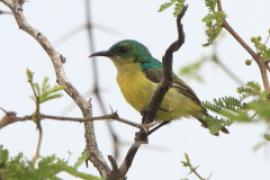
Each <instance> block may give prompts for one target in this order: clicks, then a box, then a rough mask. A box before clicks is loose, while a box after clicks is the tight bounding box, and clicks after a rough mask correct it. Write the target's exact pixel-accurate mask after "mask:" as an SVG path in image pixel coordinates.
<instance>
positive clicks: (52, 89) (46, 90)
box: [26, 69, 64, 104]
mask: <svg viewBox="0 0 270 180" xmlns="http://www.w3.org/2000/svg"><path fill="white" fill-rule="evenodd" d="M26 74H27V80H28V82H29V83H30V84H31V85H33V88H34V91H35V93H36V95H37V98H38V99H39V104H42V103H45V102H47V101H50V100H53V99H57V98H61V97H62V96H63V94H61V93H59V91H62V90H63V89H64V88H63V87H62V86H59V85H54V86H51V85H50V84H49V78H48V77H45V78H44V79H43V81H42V82H41V83H40V84H39V83H36V82H34V73H33V72H32V71H31V70H29V69H27V70H26ZM32 99H33V100H34V101H35V100H36V97H32Z"/></svg>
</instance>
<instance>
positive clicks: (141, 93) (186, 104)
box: [117, 64, 201, 120]
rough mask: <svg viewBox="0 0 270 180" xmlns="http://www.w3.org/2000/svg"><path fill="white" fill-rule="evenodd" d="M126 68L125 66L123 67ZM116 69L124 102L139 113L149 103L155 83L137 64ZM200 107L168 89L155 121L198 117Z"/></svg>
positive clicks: (174, 90)
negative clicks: (191, 116)
mask: <svg viewBox="0 0 270 180" xmlns="http://www.w3.org/2000/svg"><path fill="white" fill-rule="evenodd" d="M125 66H127V65H125ZM129 66H131V67H126V68H125V69H122V68H121V69H119V68H118V74H117V81H118V84H119V87H120V89H121V91H122V94H123V96H124V97H125V99H126V101H127V102H128V103H129V104H131V105H132V106H133V107H134V108H135V109H136V110H137V111H139V112H141V110H143V108H144V107H145V106H146V105H147V104H148V103H149V101H150V99H151V97H152V94H153V93H154V91H155V89H156V88H157V85H158V84H157V83H153V82H152V81H150V80H148V79H147V78H146V76H145V75H144V73H143V72H141V71H140V68H139V66H138V65H137V64H134V65H131V64H130V65H129ZM200 112H201V107H200V106H199V105H197V104H196V103H195V102H193V101H191V100H190V99H189V98H187V97H185V96H183V95H182V94H180V93H179V92H177V90H176V89H174V88H170V89H169V90H168V92H167V93H166V95H165V97H164V98H163V101H162V103H161V107H160V110H159V111H158V113H157V115H156V118H155V119H156V120H173V119H177V118H180V117H181V116H189V115H195V116H196V115H198V113H199V114H200Z"/></svg>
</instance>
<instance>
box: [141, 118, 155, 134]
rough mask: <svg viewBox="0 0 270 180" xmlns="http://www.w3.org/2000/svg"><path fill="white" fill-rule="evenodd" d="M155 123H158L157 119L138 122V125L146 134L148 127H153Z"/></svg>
mask: <svg viewBox="0 0 270 180" xmlns="http://www.w3.org/2000/svg"><path fill="white" fill-rule="evenodd" d="M157 124H158V122H157V121H153V122H150V123H142V124H140V126H141V129H142V130H143V131H144V132H145V133H146V134H147V133H148V132H149V129H150V128H152V127H154V126H155V125H157Z"/></svg>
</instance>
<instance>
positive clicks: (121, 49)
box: [118, 47, 127, 54]
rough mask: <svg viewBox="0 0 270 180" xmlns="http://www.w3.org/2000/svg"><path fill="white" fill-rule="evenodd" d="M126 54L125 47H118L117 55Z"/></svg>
mask: <svg viewBox="0 0 270 180" xmlns="http://www.w3.org/2000/svg"><path fill="white" fill-rule="evenodd" d="M126 52H127V48H125V47H120V48H119V49H118V53H119V54H124V53H126Z"/></svg>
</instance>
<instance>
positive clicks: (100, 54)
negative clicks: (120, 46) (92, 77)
mask: <svg viewBox="0 0 270 180" xmlns="http://www.w3.org/2000/svg"><path fill="white" fill-rule="evenodd" d="M95 56H105V57H111V56H112V53H111V52H110V51H99V52H95V53H93V54H91V55H90V56H89V57H95Z"/></svg>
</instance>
